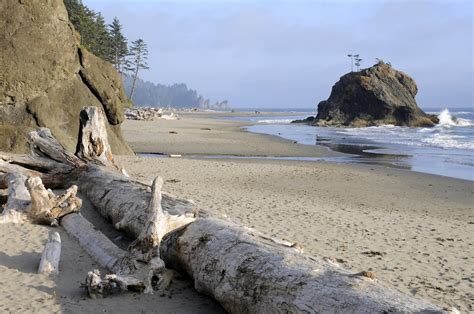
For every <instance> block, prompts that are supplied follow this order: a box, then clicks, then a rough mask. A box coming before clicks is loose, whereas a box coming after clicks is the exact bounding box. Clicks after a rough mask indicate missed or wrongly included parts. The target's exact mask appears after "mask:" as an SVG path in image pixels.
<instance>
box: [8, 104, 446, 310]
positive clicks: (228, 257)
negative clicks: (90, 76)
mask: <svg viewBox="0 0 474 314" xmlns="http://www.w3.org/2000/svg"><path fill="white" fill-rule="evenodd" d="M98 114H102V113H101V112H100V111H98V109H97V108H94V109H91V108H86V109H85V110H84V111H83V112H82V113H81V121H84V123H83V125H81V132H80V133H82V129H83V128H85V126H87V124H88V123H89V124H94V123H100V121H101V120H100V119H95V118H94V117H93V115H98ZM85 116H88V118H87V119H83V117H85ZM98 121H99V122H98ZM99 129H100V126H94V125H91V126H90V127H89V130H99ZM92 133H94V132H93V131H92ZM102 136H104V135H102ZM80 138H81V141H80V142H79V143H78V149H77V152H78V153H77V154H76V155H72V154H70V153H68V152H67V151H65V150H64V148H63V147H62V146H61V145H59V143H58V142H57V141H56V140H55V139H54V137H52V136H51V133H50V132H49V130H47V129H40V130H38V131H37V132H32V133H31V134H30V138H29V140H30V143H31V145H32V149H33V152H34V153H35V155H36V156H40V157H42V158H44V159H50V160H52V161H53V162H58V163H61V164H63V170H62V171H63V173H61V174H60V175H67V176H68V178H69V182H68V183H67V184H70V183H71V181H72V182H73V183H75V184H77V185H78V187H79V190H80V191H81V193H83V194H84V195H86V196H87V197H88V198H90V200H91V202H92V204H93V205H94V206H95V207H96V208H97V209H98V210H99V212H100V213H101V214H102V216H104V217H106V218H108V219H110V220H111V221H112V223H113V224H114V225H115V227H116V228H118V229H120V230H123V231H125V232H127V233H128V234H130V235H131V236H133V237H135V238H138V237H140V235H141V234H142V233H143V232H146V228H148V226H149V223H148V222H150V215H149V211H148V210H147V209H148V205H149V204H150V202H151V201H152V189H151V188H150V186H149V185H147V184H143V183H141V182H138V181H136V180H133V179H130V178H128V177H126V176H124V175H122V174H121V173H120V170H119V169H118V167H116V165H115V163H113V162H112V161H113V156H112V155H111V154H109V153H108V152H107V150H108V149H109V146H108V142H107V139H106V138H100V141H98V138H97V137H94V136H83V135H81V136H80ZM91 138H93V139H94V140H90V139H91ZM97 143H100V144H97ZM84 145H86V146H89V147H88V149H81V146H84ZM96 145H100V147H95V146H96ZM98 152H100V153H98ZM95 154H100V155H101V156H103V157H105V160H104V158H95V157H94V155H95ZM10 163H11V164H12V165H17V164H15V162H14V161H11V162H10ZM22 166H23V167H26V168H29V169H34V170H35V171H39V172H41V173H42V174H41V175H42V176H43V175H47V173H46V172H43V171H42V170H41V169H39V168H38V167H36V168H34V167H28V165H27V164H24V165H22ZM162 205H163V210H165V211H166V212H167V213H168V214H170V215H181V216H183V217H188V218H192V217H194V216H198V217H197V218H198V219H196V220H195V221H194V222H192V223H190V224H189V225H186V226H184V227H181V228H179V229H178V230H168V231H169V233H168V234H167V235H166V236H165V237H164V238H163V242H161V243H155V244H154V245H157V246H158V245H159V246H158V247H155V248H154V250H158V249H159V252H160V254H159V255H160V257H161V258H162V259H163V260H164V261H165V262H166V265H168V267H174V268H177V269H180V270H183V271H186V272H187V273H188V274H189V275H190V276H191V277H192V278H193V279H194V282H195V286H196V289H197V290H198V291H200V292H203V293H206V294H208V295H210V296H212V297H213V298H214V299H216V300H217V301H218V302H220V303H221V304H222V305H223V307H224V308H225V309H227V310H228V311H230V312H245V313H248V312H309V313H313V312H318V311H342V312H372V311H377V312H379V311H380V312H383V311H388V312H393V311H395V312H404V311H406V312H421V311H434V312H442V311H441V310H440V309H438V308H436V307H433V306H430V305H428V304H426V303H424V302H422V301H420V300H417V299H415V298H413V297H411V296H408V295H405V294H402V293H400V292H397V291H395V290H394V289H392V288H390V287H386V286H384V285H381V284H379V283H378V282H377V281H374V280H373V279H371V278H369V277H373V276H372V274H370V273H369V272H361V273H357V274H351V273H349V272H348V271H345V270H343V269H341V268H340V267H339V266H338V265H336V264H334V263H330V262H327V261H324V260H322V259H320V258H312V257H309V256H306V255H303V254H301V253H299V252H298V251H297V250H296V249H295V248H290V247H289V246H293V244H292V243H286V242H285V241H277V242H278V243H276V242H275V241H271V240H269V237H265V236H262V235H261V234H258V233H256V232H254V233H252V232H251V231H248V230H247V229H245V228H243V227H241V226H237V225H235V224H231V223H229V222H226V221H223V220H219V219H211V218H204V216H205V214H203V212H201V211H200V212H198V209H197V207H196V205H195V204H194V203H192V202H189V201H186V200H180V199H177V198H175V197H173V196H170V195H163V200H162ZM66 219H67V218H66ZM152 242H153V241H152ZM131 251H133V250H131ZM142 253H143V252H142ZM152 260H153V259H152ZM150 262H151V260H150ZM149 267H155V266H154V265H149ZM141 269H143V270H145V271H148V273H147V274H145V275H146V276H145V277H144V278H149V274H150V273H149V269H147V268H141ZM88 278H89V279H90V281H91V283H92V284H95V283H98V284H99V286H100V281H98V279H100V276H98V274H96V273H94V272H92V274H91V276H90V277H88ZM135 278H137V276H135ZM109 279H111V280H114V278H109ZM117 282H118V284H120V280H118V281H117Z"/></svg>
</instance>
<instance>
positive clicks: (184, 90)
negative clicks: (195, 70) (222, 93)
mask: <svg viewBox="0 0 474 314" xmlns="http://www.w3.org/2000/svg"><path fill="white" fill-rule="evenodd" d="M123 83H124V86H125V91H126V93H127V95H129V94H130V91H131V89H132V84H133V78H132V77H131V76H130V75H126V74H124V75H123ZM133 103H134V104H135V105H136V106H139V107H144V106H150V107H172V108H201V109H216V110H226V109H229V104H228V101H226V100H224V101H217V102H215V103H214V104H212V103H211V100H210V99H206V98H204V97H203V96H202V95H200V94H199V93H198V92H197V91H196V90H194V89H191V88H188V86H187V85H186V84H185V83H179V84H173V85H163V84H155V83H153V82H149V81H145V80H142V79H140V78H137V81H136V84H135V91H134V95H133Z"/></svg>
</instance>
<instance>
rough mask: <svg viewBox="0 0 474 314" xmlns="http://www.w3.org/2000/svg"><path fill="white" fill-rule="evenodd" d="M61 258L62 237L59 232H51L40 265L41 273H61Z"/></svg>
mask: <svg viewBox="0 0 474 314" xmlns="http://www.w3.org/2000/svg"><path fill="white" fill-rule="evenodd" d="M60 258H61V237H60V236H59V233H57V232H50V233H49V237H48V242H47V243H46V245H45V246H44V250H43V254H42V255H41V261H40V264H39V267H38V273H39V274H46V275H49V274H53V275H56V274H58V273H59V260H60Z"/></svg>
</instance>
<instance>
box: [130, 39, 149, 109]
mask: <svg viewBox="0 0 474 314" xmlns="http://www.w3.org/2000/svg"><path fill="white" fill-rule="evenodd" d="M129 61H130V63H129V64H128V65H127V70H129V71H131V72H132V73H131V75H132V79H133V83H132V89H131V91H130V96H129V97H128V98H130V100H132V98H133V93H134V92H135V85H136V83H137V78H138V72H139V71H140V70H142V69H143V70H147V69H149V67H148V47H147V45H146V43H145V42H144V41H143V39H141V38H139V39H137V40H135V41H133V42H132V45H131V46H130V60H129Z"/></svg>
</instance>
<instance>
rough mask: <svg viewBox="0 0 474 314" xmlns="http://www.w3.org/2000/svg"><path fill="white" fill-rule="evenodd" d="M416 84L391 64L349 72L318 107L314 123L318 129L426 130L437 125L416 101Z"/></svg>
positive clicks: (434, 118)
mask: <svg viewBox="0 0 474 314" xmlns="http://www.w3.org/2000/svg"><path fill="white" fill-rule="evenodd" d="M417 92H418V88H417V86H416V83H415V81H414V80H413V79H412V78H411V77H409V76H408V75H406V74H405V73H403V72H400V71H397V70H395V69H393V68H392V67H391V66H390V65H388V64H386V63H383V62H379V63H378V64H376V65H374V66H373V67H370V68H368V69H365V70H362V71H360V72H353V73H348V74H346V75H344V76H342V77H341V78H340V80H339V81H338V82H337V83H336V84H335V85H334V86H333V88H332V91H331V95H330V96H329V98H328V99H327V100H324V101H321V102H320V103H319V105H318V115H317V116H316V119H315V120H314V124H315V125H319V126H352V127H365V126H373V125H382V124H393V125H399V126H412V127H418V126H419V127H427V126H433V125H435V124H436V123H438V121H437V118H436V117H435V116H432V115H427V114H426V113H424V112H423V110H421V109H420V108H419V107H418V105H417V104H416V101H415V95H416V93H417Z"/></svg>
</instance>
